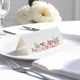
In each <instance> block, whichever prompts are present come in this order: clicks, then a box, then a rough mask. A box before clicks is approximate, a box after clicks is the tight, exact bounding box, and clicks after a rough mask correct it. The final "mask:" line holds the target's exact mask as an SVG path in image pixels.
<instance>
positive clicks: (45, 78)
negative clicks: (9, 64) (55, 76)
mask: <svg viewBox="0 0 80 80" xmlns="http://www.w3.org/2000/svg"><path fill="white" fill-rule="evenodd" d="M28 71H29V72H32V73H35V74H37V75H38V76H39V77H41V78H42V79H43V80H49V78H47V77H45V76H43V75H41V74H40V73H38V72H36V71H33V70H31V69H24V73H28ZM50 80H51V79H50Z"/></svg>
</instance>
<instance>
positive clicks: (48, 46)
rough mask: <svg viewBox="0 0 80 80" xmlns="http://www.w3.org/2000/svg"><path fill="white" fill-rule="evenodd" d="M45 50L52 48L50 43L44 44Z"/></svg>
mask: <svg viewBox="0 0 80 80" xmlns="http://www.w3.org/2000/svg"><path fill="white" fill-rule="evenodd" d="M44 47H45V50H46V49H49V48H50V44H49V43H48V42H45V43H44Z"/></svg>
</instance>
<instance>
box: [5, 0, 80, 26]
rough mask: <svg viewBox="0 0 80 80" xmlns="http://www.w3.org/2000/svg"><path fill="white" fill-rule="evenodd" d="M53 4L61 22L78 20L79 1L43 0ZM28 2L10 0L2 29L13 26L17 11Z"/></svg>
mask: <svg viewBox="0 0 80 80" xmlns="http://www.w3.org/2000/svg"><path fill="white" fill-rule="evenodd" d="M43 1H46V2H49V3H51V4H53V6H55V7H56V8H57V10H58V11H59V13H60V15H61V17H62V21H74V20H80V0H43ZM27 4H28V0H11V7H10V11H9V14H8V15H7V16H6V17H5V19H4V27H10V26H15V25H16V24H15V17H16V13H17V11H18V9H20V8H21V7H22V6H24V5H27Z"/></svg>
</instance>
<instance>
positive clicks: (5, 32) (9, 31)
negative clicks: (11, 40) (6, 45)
mask: <svg viewBox="0 0 80 80" xmlns="http://www.w3.org/2000/svg"><path fill="white" fill-rule="evenodd" d="M3 32H5V33H8V34H12V35H16V33H13V32H10V31H6V30H3Z"/></svg>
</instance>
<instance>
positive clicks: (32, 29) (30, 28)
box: [22, 26, 40, 31]
mask: <svg viewBox="0 0 80 80" xmlns="http://www.w3.org/2000/svg"><path fill="white" fill-rule="evenodd" d="M22 27H23V28H25V29H27V30H30V31H39V30H40V29H37V28H32V27H27V26H22Z"/></svg>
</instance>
